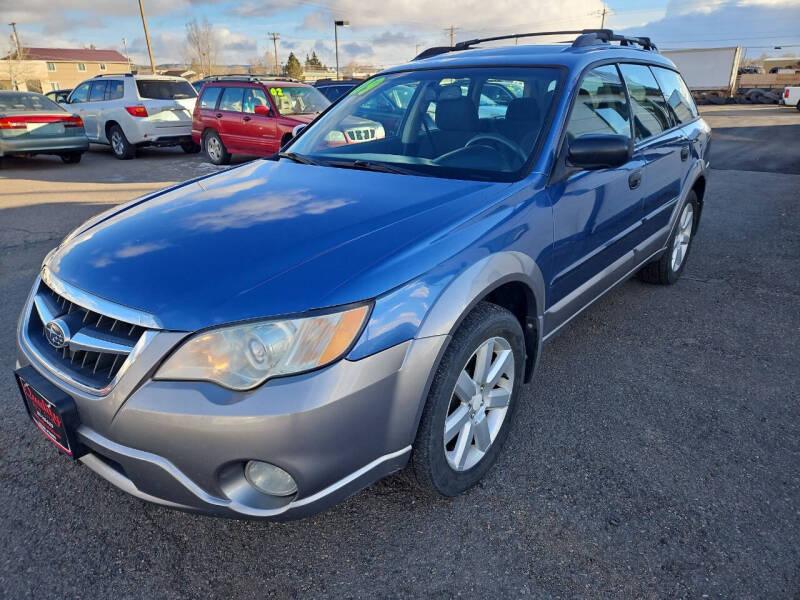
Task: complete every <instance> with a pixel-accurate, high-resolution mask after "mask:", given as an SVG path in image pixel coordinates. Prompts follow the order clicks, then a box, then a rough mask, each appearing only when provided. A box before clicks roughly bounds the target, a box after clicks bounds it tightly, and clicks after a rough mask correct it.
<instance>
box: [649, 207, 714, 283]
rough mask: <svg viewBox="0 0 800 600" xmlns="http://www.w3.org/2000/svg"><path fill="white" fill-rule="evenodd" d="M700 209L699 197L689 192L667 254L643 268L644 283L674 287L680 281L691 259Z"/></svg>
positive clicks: (673, 231)
mask: <svg viewBox="0 0 800 600" xmlns="http://www.w3.org/2000/svg"><path fill="white" fill-rule="evenodd" d="M699 209H700V204H699V202H698V201H697V195H696V194H695V193H694V192H689V196H688V197H687V198H686V203H685V204H684V205H683V208H681V212H680V214H679V215H678V222H677V223H675V227H674V228H673V230H672V235H671V236H670V239H669V245H668V246H667V250H666V252H664V254H662V255H661V257H660V258H657V259H656V260H654V261H652V262H650V263H648V264H646V265H645V266H644V267H642V270H641V271H640V272H639V274H640V276H641V278H642V281H645V282H647V283H660V284H662V285H672V284H673V283H675V282H676V281H678V279H679V278H680V276H681V273H683V270H684V269H685V268H686V261H687V260H688V259H689V250H691V244H692V240H693V239H694V233H695V231H696V230H697V216H698V215H699Z"/></svg>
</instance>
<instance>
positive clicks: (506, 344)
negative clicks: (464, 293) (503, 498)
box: [411, 302, 525, 496]
mask: <svg viewBox="0 0 800 600" xmlns="http://www.w3.org/2000/svg"><path fill="white" fill-rule="evenodd" d="M524 358H525V343H524V338H523V332H522V327H521V326H520V324H519V321H518V320H517V318H516V317H515V316H514V315H513V314H511V313H510V312H509V311H508V310H506V309H504V308H502V307H500V306H497V305H496V304H491V303H489V302H481V303H479V304H478V305H477V306H476V307H475V309H474V310H473V311H472V312H471V313H470V314H469V315H468V316H467V317H466V318H465V319H464V322H463V323H462V324H461V326H460V327H459V329H458V331H457V332H456V334H455V335H454V336H453V340H452V341H451V342H450V346H449V347H448V348H447V351H446V352H445V354H444V356H443V357H442V361H441V363H440V364H439V368H438V369H437V371H436V375H435V376H434V380H433V383H432V385H431V390H430V392H429V394H428V399H427V401H426V404H425V408H424V409H423V413H422V419H421V421H420V426H419V430H418V431H417V438H416V440H415V442H414V449H413V452H412V458H411V462H412V468H413V471H414V475H415V476H416V479H417V481H418V482H419V484H420V486H421V487H423V488H425V489H426V490H428V491H431V492H437V493H439V494H443V495H445V496H455V495H457V494H460V493H462V492H464V491H465V490H467V489H469V488H470V487H472V486H473V485H475V484H476V483H477V482H478V481H479V480H480V479H481V477H483V476H484V474H485V473H486V472H487V471H488V470H489V468H490V467H491V466H492V464H493V463H494V461H495V460H496V459H497V455H498V454H499V453H500V450H501V448H502V446H503V443H504V442H505V439H506V437H507V436H508V431H509V428H510V426H511V422H512V420H513V416H514V412H515V409H516V406H517V398H518V396H519V390H520V387H521V385H522V378H523V374H524Z"/></svg>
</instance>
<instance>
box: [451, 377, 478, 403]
mask: <svg viewBox="0 0 800 600" xmlns="http://www.w3.org/2000/svg"><path fill="white" fill-rule="evenodd" d="M455 393H456V398H458V399H459V400H461V402H469V401H470V400H471V399H472V397H473V396H474V395H475V394H477V393H478V384H477V383H475V381H474V380H473V379H472V378H471V377H470V376H469V374H467V372H466V371H461V373H460V374H459V375H458V381H456V390H455Z"/></svg>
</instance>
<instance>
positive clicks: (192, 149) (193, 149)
mask: <svg viewBox="0 0 800 600" xmlns="http://www.w3.org/2000/svg"><path fill="white" fill-rule="evenodd" d="M181 150H183V151H184V152H186V154H197V153H198V152H200V144H195V143H194V142H183V143H182V144H181Z"/></svg>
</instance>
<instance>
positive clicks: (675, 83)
mask: <svg viewBox="0 0 800 600" xmlns="http://www.w3.org/2000/svg"><path fill="white" fill-rule="evenodd" d="M650 70H651V71H653V75H655V77H656V81H658V85H659V87H660V88H661V91H662V92H663V93H664V98H666V99H667V105H669V108H670V110H671V111H672V115H673V117H674V118H675V119H677V121H678V122H680V123H687V122H688V121H691V120H692V119H694V118H695V117H696V116H697V106H695V103H694V99H693V98H692V93H691V92H690V91H689V88H688V87H687V86H686V83H685V82H684V81H683V77H681V76H680V75H679V74H678V73H676V72H675V71H672V70H670V69H664V68H662V67H652V66H651V67H650Z"/></svg>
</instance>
